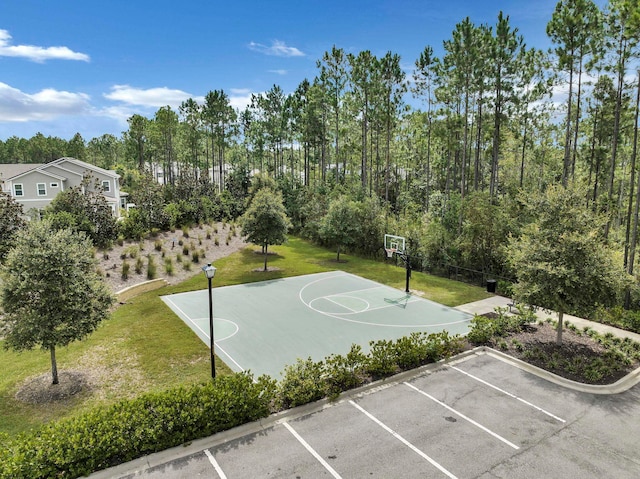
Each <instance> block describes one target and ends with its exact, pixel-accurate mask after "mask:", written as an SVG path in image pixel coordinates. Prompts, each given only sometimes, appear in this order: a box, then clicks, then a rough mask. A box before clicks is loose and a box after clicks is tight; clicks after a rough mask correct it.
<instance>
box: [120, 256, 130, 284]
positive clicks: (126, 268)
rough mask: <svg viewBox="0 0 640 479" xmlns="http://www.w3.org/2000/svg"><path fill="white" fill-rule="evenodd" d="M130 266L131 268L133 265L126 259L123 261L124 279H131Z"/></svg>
mask: <svg viewBox="0 0 640 479" xmlns="http://www.w3.org/2000/svg"><path fill="white" fill-rule="evenodd" d="M129 268H131V265H130V264H129V263H128V262H127V261H126V260H125V261H123V262H122V279H124V280H127V279H129Z"/></svg>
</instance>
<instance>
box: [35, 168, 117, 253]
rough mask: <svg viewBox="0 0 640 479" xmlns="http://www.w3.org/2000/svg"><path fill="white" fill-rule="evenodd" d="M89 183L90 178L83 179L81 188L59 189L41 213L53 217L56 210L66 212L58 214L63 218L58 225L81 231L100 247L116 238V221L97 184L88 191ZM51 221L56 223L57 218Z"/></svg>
mask: <svg viewBox="0 0 640 479" xmlns="http://www.w3.org/2000/svg"><path fill="white" fill-rule="evenodd" d="M90 186H92V185H91V178H89V179H86V180H85V181H84V183H83V187H84V191H83V188H82V187H80V186H74V187H71V188H69V189H68V190H65V191H61V192H60V193H58V195H57V196H56V197H55V198H54V199H53V201H52V202H51V204H50V205H49V206H48V207H47V208H46V209H45V216H50V217H52V218H53V217H55V216H57V215H58V214H59V213H67V214H66V215H63V218H59V219H62V220H63V221H62V224H61V226H63V227H70V228H71V229H73V230H74V231H84V232H85V233H86V235H87V236H88V237H89V238H90V239H91V241H93V244H94V245H96V246H97V247H99V248H104V247H106V246H108V245H109V244H110V243H111V242H112V241H114V240H115V239H116V237H117V231H118V224H117V222H116V219H115V218H114V217H113V213H112V210H111V207H110V206H109V204H108V203H107V200H106V199H105V197H104V196H103V195H102V194H101V193H100V190H101V187H100V186H97V189H98V191H92V190H91V189H90ZM69 215H70V216H69ZM68 219H70V220H72V221H71V222H69V221H68ZM53 222H54V224H55V225H60V222H59V221H56V220H53Z"/></svg>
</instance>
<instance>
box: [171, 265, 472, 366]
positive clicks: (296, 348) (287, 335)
mask: <svg viewBox="0 0 640 479" xmlns="http://www.w3.org/2000/svg"><path fill="white" fill-rule="evenodd" d="M162 300H163V301H164V302H165V303H166V304H167V305H168V306H169V307H170V308H171V309H172V310H173V311H174V312H175V313H176V314H177V315H178V316H179V317H180V318H181V319H182V320H183V321H184V322H185V323H186V324H187V325H188V326H189V327H190V328H191V329H192V330H193V331H194V332H195V333H196V334H197V335H198V337H200V339H202V341H204V342H205V343H206V344H207V345H208V344H209V299H208V291H207V290H202V291H192V292H189V293H181V294H174V295H169V296H163V297H162ZM213 303H214V340H215V351H216V354H217V355H218V357H220V358H221V359H222V360H223V361H224V362H225V363H226V364H227V365H228V366H229V367H230V368H231V369H233V370H234V371H246V370H250V371H251V372H253V373H254V375H256V376H258V375H260V374H269V375H270V376H272V377H274V378H279V377H280V376H281V372H282V371H283V369H284V367H285V366H286V365H292V364H294V363H295V362H296V360H297V359H298V358H301V359H306V358H308V357H311V358H312V359H313V360H315V361H319V360H323V359H324V358H325V357H327V356H329V355H330V354H346V353H347V352H348V351H349V349H350V347H351V345H352V344H359V345H360V346H362V347H363V350H364V351H365V352H366V351H368V345H369V342H370V341H375V340H382V339H386V340H394V339H398V338H401V337H403V336H407V335H409V334H410V333H412V332H421V331H422V332H427V333H435V332H440V331H443V330H446V331H448V332H449V333H450V334H451V335H455V334H461V335H465V334H466V333H467V332H468V330H469V322H470V321H471V319H472V315H470V314H468V313H464V312H462V311H458V310H456V309H454V308H449V307H447V306H443V305H441V304H438V303H435V302H433V301H429V300H426V299H423V298H420V297H418V296H414V295H410V294H406V293H404V292H403V291H400V290H397V289H394V288H391V287H388V286H384V285H382V284H379V283H376V282H374V281H370V280H368V279H364V278H361V277H359V276H355V275H353V274H349V273H345V272H343V271H332V272H329V273H319V274H313V275H307V276H298V277H293V278H286V279H277V280H272V281H264V282H259V283H249V284H242V285H237V286H225V287H220V288H214V289H213Z"/></svg>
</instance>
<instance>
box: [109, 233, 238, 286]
mask: <svg viewBox="0 0 640 479" xmlns="http://www.w3.org/2000/svg"><path fill="white" fill-rule="evenodd" d="M187 234H188V235H189V236H184V233H183V231H182V230H176V231H174V232H170V231H167V232H162V233H158V234H157V235H155V236H150V237H148V238H146V239H144V240H142V241H125V242H123V244H122V245H119V244H114V245H113V246H112V247H111V248H109V249H107V250H105V251H98V252H97V253H96V258H97V260H98V267H99V269H100V272H101V273H102V276H103V278H104V280H105V283H106V284H107V286H108V287H109V289H110V290H111V291H112V292H114V293H116V292H118V291H120V290H122V289H124V288H127V287H129V286H133V285H134V284H138V283H141V282H143V281H148V280H149V279H156V278H164V279H166V280H167V282H168V283H169V284H177V283H180V282H182V281H184V280H185V279H188V278H190V277H192V276H194V275H196V274H202V272H201V270H200V268H201V267H202V266H203V265H206V264H207V263H213V262H214V261H216V260H218V259H220V258H224V257H225V256H229V255H230V254H232V253H235V252H236V251H238V250H240V249H242V248H244V247H245V246H246V243H245V241H244V240H243V239H242V237H241V236H240V230H239V229H238V228H236V229H235V230H234V229H233V228H232V227H231V225H229V224H225V223H214V224H211V225H201V226H197V227H194V228H192V229H190V230H188V232H187ZM180 243H182V244H180ZM185 252H186V253H185ZM194 253H196V254H197V260H196V259H194ZM149 257H151V259H152V263H153V264H154V265H155V268H156V272H155V274H153V275H152V276H153V277H149V276H150V275H149V273H148V264H149ZM125 261H126V263H127V264H128V265H129V271H128V274H127V277H126V278H125V277H123V264H124V262H125ZM136 263H138V266H139V271H136ZM167 264H170V266H167Z"/></svg>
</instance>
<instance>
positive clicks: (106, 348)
mask: <svg viewBox="0 0 640 479" xmlns="http://www.w3.org/2000/svg"><path fill="white" fill-rule="evenodd" d="M256 250H259V248H257V247H255V246H250V247H247V248H245V249H243V250H242V251H240V252H238V253H235V254H233V255H231V256H228V257H226V258H223V259H221V260H219V261H216V263H215V266H216V267H217V268H218V272H217V273H216V277H215V279H214V282H213V284H214V287H217V286H227V285H232V284H241V283H248V282H255V281H263V280H268V279H275V278H282V277H288V276H298V275H304V274H311V273H320V272H324V271H331V270H336V269H340V270H343V271H347V272H350V273H354V274H357V275H359V276H362V277H365V278H369V279H372V280H374V281H377V282H379V283H383V284H387V285H389V286H392V287H396V288H398V289H401V290H404V287H405V271H404V269H403V268H399V267H395V266H392V265H390V264H385V263H381V262H375V261H371V260H367V259H362V258H358V257H354V256H350V255H345V254H341V255H340V259H341V262H340V263H336V261H335V258H336V254H335V252H332V251H328V250H326V249H323V248H319V247H316V246H313V245H311V244H309V243H307V242H306V241H303V240H301V239H298V238H291V239H290V240H289V242H288V243H287V244H286V245H281V246H274V247H270V248H269V252H270V253H273V254H270V255H269V259H268V266H269V267H270V268H277V269H276V270H275V271H268V272H263V271H255V270H256V269H261V268H262V267H263V263H264V257H263V256H262V255H261V254H256V253H255V251H256ZM206 287H207V280H206V278H205V277H204V275H203V274H202V273H195V275H194V276H193V277H192V278H190V279H188V280H186V281H184V282H182V283H181V284H178V285H175V286H168V287H165V288H162V289H159V290H156V291H151V292H148V293H145V294H142V295H140V296H138V297H136V298H133V299H131V300H130V301H129V302H128V303H127V304H125V305H122V306H120V307H118V308H117V309H116V310H115V311H114V313H113V314H112V317H111V319H109V320H107V321H105V322H104V323H103V324H102V325H101V326H100V327H99V328H98V330H97V331H96V332H95V333H93V334H92V335H91V336H89V337H88V338H87V339H86V340H84V341H80V342H76V343H73V344H72V345H70V346H68V347H66V348H59V349H58V350H57V359H58V370H59V372H60V373H63V372H64V371H65V370H75V371H80V372H82V373H85V374H86V376H87V377H88V378H89V380H90V382H91V384H92V387H91V388H90V389H88V390H85V391H84V392H82V393H80V394H79V395H77V396H75V397H73V398H72V399H68V400H65V401H60V402H57V403H52V404H46V405H28V404H25V403H23V402H21V401H18V400H16V399H15V394H16V392H17V390H18V389H19V387H20V385H21V384H23V383H24V382H25V380H27V379H28V378H31V377H35V376H40V375H42V374H45V373H50V366H51V364H50V360H49V354H48V352H45V351H40V350H35V351H28V352H22V353H15V352H12V351H6V350H4V349H3V348H0V369H1V370H2V374H1V375H0V432H5V433H8V434H10V435H12V434H16V433H19V432H20V431H25V430H28V429H30V428H32V427H37V426H40V425H41V424H43V423H45V422H47V421H51V420H54V419H58V418H63V417H70V416H73V415H75V414H78V413H80V412H82V411H86V410H88V409H91V408H93V407H96V406H98V405H101V404H109V403H112V402H114V401H117V400H118V399H121V398H126V397H135V396H137V395H139V394H141V393H143V392H148V391H158V390H163V389H167V388H170V387H175V386H179V385H183V384H189V383H193V382H201V381H206V380H207V379H208V378H209V377H210V376H209V375H210V364H209V352H208V349H207V347H206V345H204V344H203V343H202V341H200V340H199V339H198V338H197V336H196V335H195V334H193V333H192V331H191V330H190V329H189V328H188V327H187V326H186V325H185V324H184V323H183V322H182V321H181V320H180V319H179V318H177V317H176V316H174V315H173V313H172V312H171V310H170V309H169V308H168V307H167V306H166V305H165V304H164V303H163V302H162V301H161V300H160V298H159V296H161V295H165V294H169V293H177V292H184V291H192V290H198V289H206ZM411 289H412V290H416V291H420V292H422V294H423V297H425V298H428V299H431V300H433V301H437V302H439V303H442V304H445V305H448V306H455V305H459V304H464V303H468V302H471V301H476V300H478V299H482V298H486V297H488V296H489V295H488V294H487V293H486V292H485V291H484V290H483V289H482V288H479V287H476V286H470V285H467V284H464V283H459V282H456V281H451V280H448V279H444V278H439V277H434V276H429V275H426V274H423V273H418V272H413V275H412V279H411ZM216 359H217V358H216ZM216 368H217V372H218V373H219V374H229V373H230V370H229V369H228V368H227V366H226V365H224V364H223V363H222V362H220V361H217V362H216Z"/></svg>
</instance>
